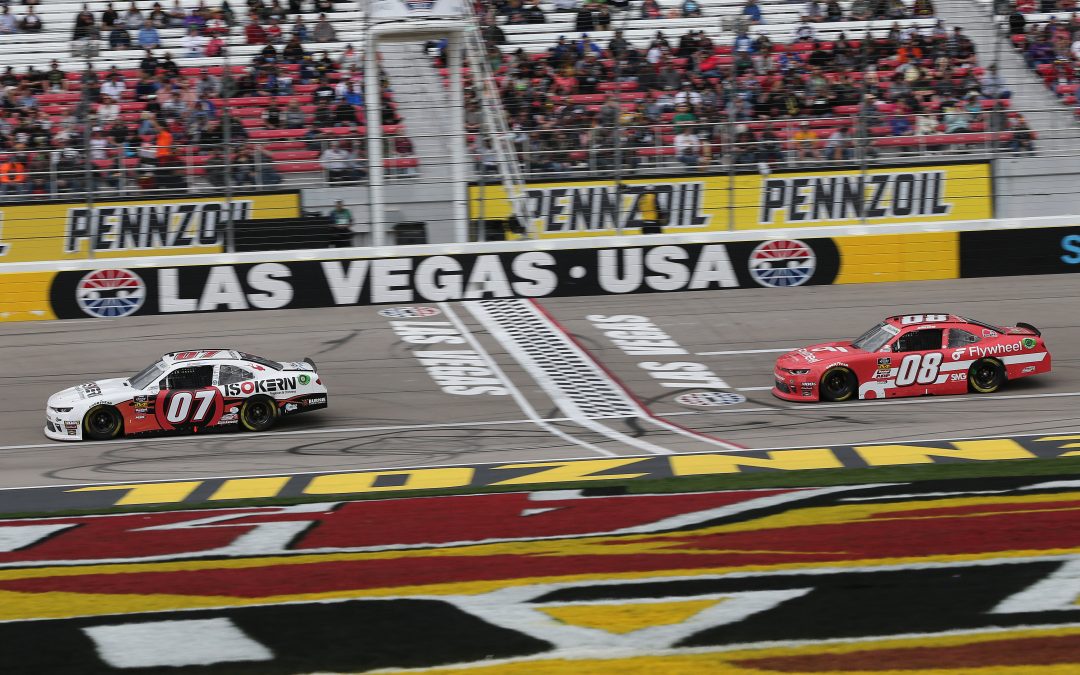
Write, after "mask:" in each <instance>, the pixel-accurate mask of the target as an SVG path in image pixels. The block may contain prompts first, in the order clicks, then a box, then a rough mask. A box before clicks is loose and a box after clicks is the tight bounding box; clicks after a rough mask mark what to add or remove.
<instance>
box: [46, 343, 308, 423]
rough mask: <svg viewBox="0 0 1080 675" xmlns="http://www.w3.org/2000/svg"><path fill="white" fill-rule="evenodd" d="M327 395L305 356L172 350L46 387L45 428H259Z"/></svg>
mask: <svg viewBox="0 0 1080 675" xmlns="http://www.w3.org/2000/svg"><path fill="white" fill-rule="evenodd" d="M326 399H327V395H326V387H325V386H324V385H323V383H322V379H320V378H319V374H318V373H317V372H315V364H314V362H312V360H311V359H304V360H303V361H302V362H288V363H278V362H277V361H271V360H269V359H264V358H262V357H259V356H253V355H251V354H245V353H243V352H238V351H233V350H231V349H200V350H194V351H182V352H171V353H169V354H166V355H164V356H162V357H161V359H160V360H159V361H155V362H154V363H152V364H150V365H149V366H147V367H146V368H144V369H143V370H141V371H139V372H138V373H137V374H135V375H132V376H131V377H129V378H124V377H119V378H111V379H107V380H98V381H96V382H87V383H86V384H80V385H79V386H77V387H71V388H69V389H65V390H63V391H59V392H57V393H55V394H53V395H52V396H50V397H49V402H48V404H47V408H46V410H45V435H46V436H48V437H49V438H53V439H56V440H59V441H79V440H83V439H91V440H105V439H108V438H116V437H118V436H135V435H139V434H150V433H157V434H161V433H199V432H203V431H206V430H209V429H220V428H229V427H233V428H243V429H247V430H248V431H265V430H266V429H269V428H270V427H272V426H273V425H274V422H276V421H277V419H278V418H279V417H282V416H285V415H292V414H295V413H301V412H307V411H309V410H318V409H319V408H325V407H326Z"/></svg>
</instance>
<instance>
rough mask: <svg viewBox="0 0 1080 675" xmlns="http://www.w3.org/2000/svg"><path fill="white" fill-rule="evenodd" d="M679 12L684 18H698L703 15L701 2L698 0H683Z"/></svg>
mask: <svg viewBox="0 0 1080 675" xmlns="http://www.w3.org/2000/svg"><path fill="white" fill-rule="evenodd" d="M679 13H680V14H681V15H682V16H683V18H688V19H689V18H697V17H700V16H701V4H700V3H699V2H698V1H697V0H683V3H682V6H680V7H679Z"/></svg>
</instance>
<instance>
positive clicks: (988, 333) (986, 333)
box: [982, 328, 998, 338]
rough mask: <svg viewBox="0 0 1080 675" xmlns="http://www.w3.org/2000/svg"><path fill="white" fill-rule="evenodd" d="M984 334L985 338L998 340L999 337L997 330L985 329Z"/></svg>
mask: <svg viewBox="0 0 1080 675" xmlns="http://www.w3.org/2000/svg"><path fill="white" fill-rule="evenodd" d="M982 334H983V337H989V338H996V337H997V336H998V332H997V331H996V330H990V329H989V328H983V331H982Z"/></svg>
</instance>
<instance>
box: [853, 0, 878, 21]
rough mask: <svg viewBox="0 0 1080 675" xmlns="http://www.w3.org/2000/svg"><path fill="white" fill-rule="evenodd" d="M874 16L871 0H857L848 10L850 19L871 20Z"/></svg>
mask: <svg viewBox="0 0 1080 675" xmlns="http://www.w3.org/2000/svg"><path fill="white" fill-rule="evenodd" d="M872 18H873V8H872V5H871V2H870V0H855V1H854V2H852V3H851V7H850V8H849V10H848V19H849V20H850V21H869V20H870V19H872Z"/></svg>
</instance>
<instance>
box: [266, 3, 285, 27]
mask: <svg viewBox="0 0 1080 675" xmlns="http://www.w3.org/2000/svg"><path fill="white" fill-rule="evenodd" d="M266 18H268V19H277V20H278V22H279V23H280V22H282V21H285V20H286V19H288V18H289V17H288V12H286V11H285V8H284V7H282V6H281V0H272V2H271V3H270V7H268V8H267V9H266Z"/></svg>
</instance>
